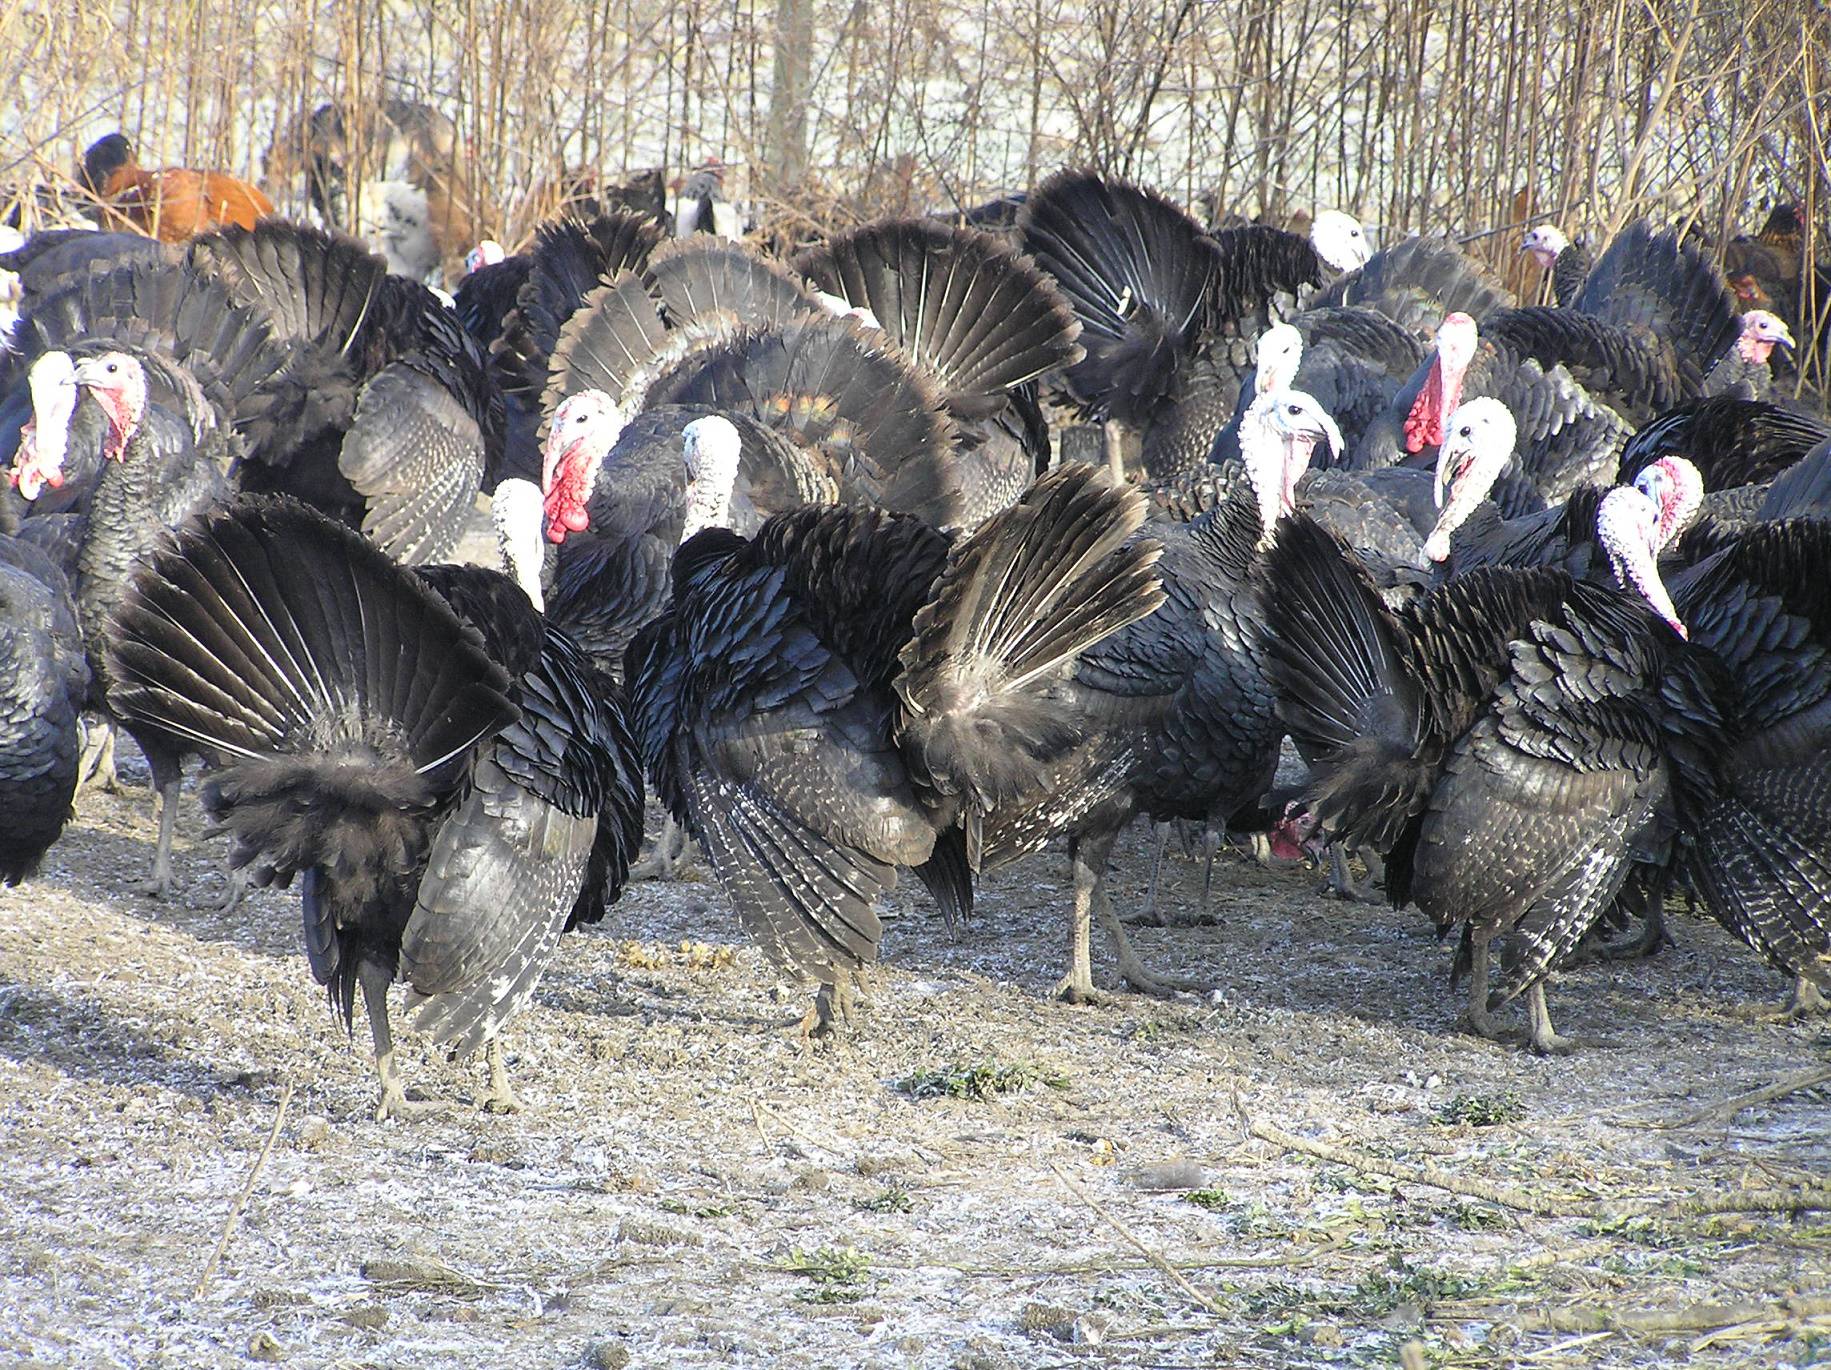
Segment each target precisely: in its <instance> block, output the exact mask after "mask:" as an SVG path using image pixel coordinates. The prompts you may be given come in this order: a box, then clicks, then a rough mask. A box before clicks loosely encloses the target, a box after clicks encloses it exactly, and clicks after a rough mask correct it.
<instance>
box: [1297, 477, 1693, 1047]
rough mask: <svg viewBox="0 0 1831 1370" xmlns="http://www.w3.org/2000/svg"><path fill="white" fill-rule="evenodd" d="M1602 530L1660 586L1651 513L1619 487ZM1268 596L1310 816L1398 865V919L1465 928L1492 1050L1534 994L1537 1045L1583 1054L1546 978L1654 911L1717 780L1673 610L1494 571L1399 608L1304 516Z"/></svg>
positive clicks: (1389, 867) (1558, 576) (1390, 881)
mask: <svg viewBox="0 0 1831 1370" xmlns="http://www.w3.org/2000/svg"><path fill="white" fill-rule="evenodd" d="M1598 517H1599V521H1600V523H1601V525H1602V527H1601V536H1602V541H1603V543H1604V544H1605V546H1606V547H1607V548H1608V551H1609V553H1610V555H1611V557H1613V558H1617V559H1618V564H1619V565H1620V566H1621V567H1622V575H1623V578H1624V579H1625V580H1627V581H1629V582H1630V583H1632V584H1633V585H1634V586H1635V587H1636V588H1645V587H1647V586H1649V585H1650V584H1654V583H1656V582H1657V572H1656V571H1653V570H1652V565H1653V545H1652V536H1653V534H1654V532H1655V530H1656V525H1657V511H1656V510H1655V509H1654V508H1653V506H1652V504H1651V502H1650V501H1648V500H1647V499H1646V498H1645V497H1644V496H1642V495H1641V494H1640V493H1639V492H1637V491H1634V490H1621V491H1617V492H1615V493H1614V494H1612V495H1611V496H1610V497H1609V499H1608V500H1605V501H1604V503H1603V505H1602V508H1601V510H1600V512H1599V515H1598ZM1266 585H1267V596H1268V600H1269V605H1268V618H1269V622H1270V627H1271V633H1272V647H1271V667H1270V669H1271V675H1272V678H1273V680H1274V681H1275V682H1276V684H1277V688H1278V694H1279V709H1280V714H1281V716H1282V718H1283V719H1284V721H1285V723H1286V724H1287V725H1288V726H1289V727H1290V729H1291V733H1292V736H1293V738H1296V739H1300V740H1301V741H1302V742H1303V744H1304V746H1305V749H1306V750H1307V751H1309V752H1311V753H1312V754H1314V755H1315V756H1316V757H1317V758H1318V759H1317V762H1316V764H1315V766H1314V768H1313V770H1312V773H1311V779H1310V782H1309V785H1308V787H1307V793H1306V798H1307V803H1308V806H1309V809H1310V812H1311V813H1312V814H1313V815H1314V816H1315V817H1316V818H1317V819H1319V820H1320V822H1321V824H1322V826H1323V828H1324V830H1325V831H1327V832H1328V833H1329V834H1330V835H1331V836H1333V837H1335V838H1338V839H1341V838H1345V839H1347V840H1350V841H1352V842H1354V843H1356V844H1357V845H1361V846H1364V847H1369V848H1371V849H1373V850H1374V851H1377V852H1379V853H1381V854H1382V855H1383V856H1384V858H1385V862H1386V882H1387V892H1388V894H1389V896H1390V897H1391V899H1392V901H1393V903H1394V904H1395V905H1402V904H1404V903H1405V902H1407V901H1408V900H1414V901H1416V902H1417V904H1418V905H1419V907H1420V908H1422V909H1423V910H1424V911H1425V913H1427V914H1428V915H1429V916H1430V917H1431V918H1432V920H1433V921H1434V922H1435V923H1436V925H1437V926H1438V928H1439V930H1440V931H1443V932H1447V931H1449V930H1451V929H1453V928H1456V927H1461V928H1462V929H1463V930H1464V936H1465V947H1464V950H1465V952H1466V953H1467V962H1468V965H1469V968H1470V971H1471V974H1470V982H1469V1019H1470V1022H1471V1025H1472V1026H1473V1027H1474V1028H1475V1030H1476V1031H1478V1032H1480V1033H1481V1034H1482V1035H1484V1036H1494V1035H1496V1032H1497V1029H1496V1027H1495V1025H1494V1023H1493V1021H1492V1020H1491V1018H1490V1016H1489V1015H1490V1013H1491V1011H1492V1010H1493V1009H1495V1008H1497V1007H1499V1006H1500V1005H1502V1004H1504V1003H1506V1002H1507V1001H1508V1000H1510V999H1512V998H1513V997H1515V996H1516V995H1519V994H1521V993H1525V994H1526V995H1527V996H1528V1003H1529V1010H1530V1012H1529V1021H1530V1028H1529V1033H1528V1040H1529V1042H1530V1044H1531V1046H1532V1047H1533V1049H1534V1050H1536V1051H1540V1052H1551V1051H1558V1050H1562V1049H1565V1048H1566V1047H1567V1045H1568V1044H1567V1043H1566V1042H1565V1041H1564V1039H1562V1038H1560V1037H1558V1036H1557V1034H1556V1033H1555V1032H1554V1031H1553V1029H1552V1026H1551V1019H1550V1015H1549V1012H1548V1011H1547V1009H1546V1006H1545V992H1544V977H1545V975H1546V974H1547V973H1548V972H1549V971H1550V970H1551V969H1552V968H1554V967H1555V966H1556V965H1557V964H1558V963H1559V961H1560V960H1562V959H1563V958H1564V957H1565V956H1566V955H1567V954H1568V953H1569V952H1570V951H1571V949H1572V948H1574V947H1575V946H1576V944H1577V942H1578V940H1579V939H1580V938H1581V937H1582V936H1583V935H1584V934H1585V933H1586V932H1587V931H1588V930H1589V928H1590V927H1591V926H1592V925H1593V924H1594V923H1595V922H1596V921H1597V919H1598V918H1599V917H1600V916H1601V915H1602V913H1603V911H1604V910H1605V909H1606V908H1607V907H1608V906H1609V905H1610V904H1611V903H1613V902H1614V901H1615V900H1616V898H1617V897H1618V896H1620V895H1622V894H1623V891H1624V888H1626V889H1628V890H1629V892H1630V894H1631V895H1638V896H1639V897H1642V898H1644V897H1646V896H1645V890H1646V888H1647V887H1648V886H1649V884H1650V883H1654V882H1652V881H1651V880H1650V873H1651V872H1654V871H1657V870H1660V869H1662V868H1664V867H1665V866H1667V865H1669V864H1670V860H1671V842H1672V838H1673V835H1674V833H1675V832H1676V831H1677V830H1678V829H1679V828H1680V827H1681V826H1682V824H1683V823H1684V822H1685V820H1686V816H1687V813H1688V812H1689V811H1690V809H1689V808H1688V805H1689V804H1690V803H1691V802H1692V801H1691V800H1690V798H1689V796H1691V795H1693V794H1695V793H1697V792H1699V791H1702V790H1704V789H1706V788H1707V786H1708V783H1709V782H1708V777H1707V775H1704V774H1701V773H1700V772H1699V766H1700V764H1701V763H1700V761H1699V760H1698V758H1699V757H1701V756H1702V755H1703V753H1704V749H1706V748H1707V747H1708V745H1709V744H1708V738H1709V737H1710V736H1711V735H1712V734H1713V733H1714V729H1715V728H1716V727H1717V726H1718V719H1717V716H1716V713H1715V705H1714V702H1713V699H1714V697H1713V695H1712V693H1711V690H1710V688H1709V683H1708V681H1707V680H1705V679H1703V678H1702V670H1701V668H1700V667H1699V666H1698V664H1697V654H1695V653H1691V652H1689V650H1688V649H1687V648H1686V647H1685V644H1684V643H1683V642H1682V641H1681V639H1680V636H1679V635H1678V633H1677V632H1675V631H1674V630H1673V628H1675V627H1676V626H1677V621H1676V616H1675V615H1674V614H1673V613H1672V611H1671V606H1670V604H1669V602H1663V601H1661V600H1660V599H1657V598H1653V597H1651V596H1650V599H1651V610H1652V611H1651V612H1650V611H1649V600H1643V599H1642V598H1641V597H1640V596H1639V595H1637V594H1632V593H1628V592H1625V591H1623V590H1620V589H1616V588H1613V587H1604V586H1597V585H1592V584H1589V583H1586V582H1583V581H1579V580H1574V579H1573V578H1571V577H1570V576H1569V575H1566V574H1563V573H1560V572H1555V571H1544V570H1530V571H1516V570H1493V569H1489V570H1481V571H1475V572H1470V573H1469V574H1466V575H1463V576H1459V577H1457V578H1456V579H1454V580H1452V581H1450V582H1448V583H1447V584H1445V585H1444V586H1442V587H1441V588H1439V589H1437V590H1436V591H1434V592H1433V593H1431V594H1430V595H1428V596H1427V597H1425V598H1423V599H1422V600H1420V601H1417V602H1415V603H1413V604H1409V605H1407V606H1405V607H1403V608H1401V609H1399V610H1397V611H1394V610H1392V609H1390V608H1388V607H1387V606H1386V605H1385V604H1384V603H1383V602H1382V601H1381V599H1380V596H1379V595H1378V593H1377V592H1376V591H1375V590H1374V587H1373V586H1372V584H1371V583H1370V582H1369V581H1368V579H1367V577H1366V575H1365V574H1364V572H1362V571H1361V570H1360V568H1359V567H1358V566H1357V565H1356V563H1355V560H1354V558H1353V555H1352V553H1351V552H1350V551H1349V550H1348V549H1347V548H1345V547H1344V546H1342V545H1341V544H1340V543H1339V542H1338V541H1336V540H1335V539H1333V538H1331V537H1330V536H1329V535H1328V534H1327V533H1326V532H1324V531H1323V530H1322V529H1321V528H1319V527H1317V526H1316V525H1315V524H1314V523H1312V522H1310V521H1308V520H1305V519H1298V520H1295V521H1293V522H1292V523H1291V524H1290V525H1289V526H1288V527H1287V528H1286V529H1285V530H1284V531H1283V532H1282V533H1281V534H1280V536H1279V539H1278V542H1277V544H1276V546H1275V547H1274V548H1273V550H1272V552H1271V554H1270V557H1269V559H1268V567H1267V577H1266ZM1655 614H1657V615H1658V617H1660V618H1664V619H1666V620H1667V622H1668V623H1670V624H1672V625H1673V627H1667V626H1666V625H1664V624H1661V623H1659V622H1658V621H1656V619H1655ZM1502 934H1509V935H1510V946H1509V948H1508V950H1509V951H1510V953H1511V954H1510V955H1509V957H1508V958H1507V960H1506V962H1505V964H1504V970H1503V973H1502V975H1501V978H1500V981H1499V983H1498V985H1493V984H1491V983H1490V976H1489V945H1490V943H1491V941H1492V940H1493V939H1494V938H1495V937H1497V936H1500V935H1502ZM1460 959H1461V958H1459V962H1460Z"/></svg>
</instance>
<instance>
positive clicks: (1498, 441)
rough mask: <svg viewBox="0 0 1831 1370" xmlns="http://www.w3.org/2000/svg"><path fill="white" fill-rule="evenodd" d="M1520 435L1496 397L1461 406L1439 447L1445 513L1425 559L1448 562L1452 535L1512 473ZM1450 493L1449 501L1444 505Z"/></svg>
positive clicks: (1439, 491)
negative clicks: (1509, 469)
mask: <svg viewBox="0 0 1831 1370" xmlns="http://www.w3.org/2000/svg"><path fill="white" fill-rule="evenodd" d="M1517 436H1518V429H1517V426H1516V425H1515V424H1514V422H1513V414H1512V412H1511V411H1510V410H1509V409H1508V408H1507V406H1506V405H1504V404H1502V403H1501V402H1500V401H1499V400H1496V399H1486V398H1483V399H1474V400H1469V401H1467V402H1466V403H1464V404H1461V405H1458V406H1457V408H1456V412H1455V413H1454V414H1453V415H1451V416H1450V422H1449V431H1448V432H1447V433H1446V434H1445V435H1444V438H1443V444H1442V446H1440V447H1439V448H1438V449H1437V480H1436V488H1435V492H1434V493H1435V497H1436V501H1437V507H1438V508H1439V509H1441V510H1442V511H1443V512H1442V513H1441V514H1439V515H1438V516H1437V526H1436V527H1434V528H1432V529H1431V530H1430V537H1429V538H1427V539H1426V540H1425V543H1424V555H1425V556H1427V557H1429V558H1430V559H1431V560H1432V561H1443V560H1445V559H1446V558H1447V557H1448V556H1449V554H1450V534H1451V533H1453V532H1455V531H1456V530H1457V529H1458V528H1460V527H1461V526H1462V525H1463V524H1464V523H1465V522H1467V520H1468V517H1469V515H1470V514H1472V513H1474V512H1475V509H1476V506H1478V505H1479V504H1480V503H1481V502H1482V501H1483V500H1484V499H1486V498H1487V497H1488V492H1489V491H1490V490H1492V489H1493V488H1494V482H1495V481H1497V480H1499V479H1500V473H1501V472H1502V471H1504V470H1506V469H1507V462H1508V461H1509V460H1511V459H1512V456H1513V443H1514V440H1515V438H1516V437H1517ZM1446 491H1447V492H1448V496H1449V499H1448V503H1445V501H1444V495H1445V492H1446Z"/></svg>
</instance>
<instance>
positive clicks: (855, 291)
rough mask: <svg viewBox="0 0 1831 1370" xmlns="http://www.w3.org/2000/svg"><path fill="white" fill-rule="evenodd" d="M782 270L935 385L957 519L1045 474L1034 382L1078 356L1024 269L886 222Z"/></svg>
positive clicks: (1062, 316)
mask: <svg viewBox="0 0 1831 1370" xmlns="http://www.w3.org/2000/svg"><path fill="white" fill-rule="evenodd" d="M794 267H795V270H796V271H798V272H800V273H801V274H802V275H803V276H806V277H807V278H808V279H809V280H810V281H812V282H813V283H814V284H815V286H816V287H817V288H819V289H821V290H823V291H826V292H830V293H831V294H833V295H835V296H836V297H837V298H838V300H839V302H840V303H841V304H843V305H846V306H849V307H853V308H857V307H861V306H862V307H863V308H865V309H868V310H869V311H870V317H871V321H872V322H873V323H874V324H875V325H876V326H877V327H879V328H881V329H882V330H883V331H884V332H885V333H886V334H887V335H888V336H889V338H890V340H891V341H892V342H894V343H895V344H896V345H897V346H898V347H900V348H901V349H902V350H903V351H904V352H905V353H906V354H907V355H908V356H909V357H910V359H911V360H912V361H913V362H914V363H915V364H916V365H917V366H918V367H920V368H922V369H923V370H924V371H925V372H927V374H928V375H929V376H930V377H931V378H932V379H933V380H934V381H935V383H936V385H937V386H938V387H939V389H940V390H941V392H942V402H943V403H944V404H945V406H946V408H947V411H948V413H949V414H951V415H952V416H953V418H954V421H955V423H956V424H957V425H958V431H959V435H960V436H959V443H960V446H961V449H962V450H961V452H960V457H959V461H958V463H957V467H958V469H959V471H960V479H961V480H962V482H963V484H964V489H963V491H962V494H961V503H962V515H963V521H964V522H966V523H967V524H973V523H977V522H979V521H980V520H981V519H983V518H986V517H987V516H989V515H990V514H992V513H993V512H995V511H996V510H998V509H1002V508H1004V507H1005V506H1006V505H1007V504H1009V503H1011V501H1012V500H1014V499H1016V498H1017V496H1018V495H1019V494H1020V493H1022V491H1023V490H1025V489H1026V488H1027V487H1028V486H1029V484H1030V482H1031V481H1032V480H1033V479H1034V478H1035V476H1036V475H1037V474H1038V473H1040V472H1042V471H1044V470H1047V469H1048V466H1049V458H1050V449H1049V427H1048V424H1047V423H1046V421H1045V420H1044V418H1043V413H1042V409H1041V407H1040V405H1039V403H1038V400H1037V393H1036V382H1037V380H1038V379H1039V378H1040V377H1041V376H1043V375H1044V374H1046V373H1048V372H1051V371H1055V370H1058V369H1061V368H1064V367H1068V366H1071V365H1073V364H1074V363H1075V362H1077V361H1079V360H1080V356H1081V348H1080V346H1079V344H1078V343H1077V342H1076V341H1075V339H1076V338H1077V337H1078V336H1079V335H1080V332H1081V325H1080V322H1079V320H1077V319H1076V318H1075V316H1074V312H1073V311H1072V310H1071V309H1070V308H1069V307H1068V302H1067V300H1065V299H1064V298H1063V297H1062V295H1061V292H1060V291H1058V290H1057V289H1056V288H1055V285H1054V283H1053V282H1052V281H1051V280H1050V279H1049V278H1048V277H1046V276H1044V275H1043V274H1042V273H1041V272H1040V271H1039V270H1037V268H1036V266H1035V264H1034V263H1032V262H1030V261H1029V260H1027V259H1025V258H1023V257H1020V256H1018V254H1017V253H1016V252H1014V251H1013V250H1012V249H1011V248H1009V247H1007V246H1005V244H1004V243H1002V242H1000V241H999V240H998V239H996V238H993V237H990V236H989V235H987V234H984V233H980V232H978V231H976V230H973V229H968V228H947V227H944V226H942V225H940V224H938V223H935V222H934V221H932V220H924V219H905V220H894V219H893V220H888V221H883V222H879V223H875V224H867V225H865V226H864V227H862V228H856V229H852V230H849V231H847V232H845V233H841V234H838V235H836V236H835V237H833V238H831V239H829V240H828V241H827V242H826V243H825V244H824V245H822V246H821V247H819V248H817V249H814V250H813V251H810V252H805V253H803V254H801V256H799V257H797V258H796V259H795V263H794Z"/></svg>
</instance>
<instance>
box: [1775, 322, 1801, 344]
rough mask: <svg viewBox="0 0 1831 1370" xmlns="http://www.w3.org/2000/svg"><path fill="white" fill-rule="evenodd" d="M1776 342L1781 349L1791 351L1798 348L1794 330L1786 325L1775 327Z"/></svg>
mask: <svg viewBox="0 0 1831 1370" xmlns="http://www.w3.org/2000/svg"><path fill="white" fill-rule="evenodd" d="M1774 341H1775V342H1776V343H1778V344H1779V345H1780V346H1781V347H1785V348H1789V349H1790V348H1792V347H1794V346H1796V344H1795V343H1794V342H1793V330H1792V329H1790V328H1788V327H1787V326H1786V325H1785V324H1784V323H1779V324H1775V325H1774Z"/></svg>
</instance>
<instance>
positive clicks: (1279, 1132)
mask: <svg viewBox="0 0 1831 1370" xmlns="http://www.w3.org/2000/svg"><path fill="white" fill-rule="evenodd" d="M1233 1102H1234V1107H1235V1108H1237V1109H1238V1110H1239V1111H1240V1116H1241V1117H1242V1118H1244V1119H1245V1120H1246V1130H1247V1131H1248V1132H1250V1133H1251V1134H1252V1135H1253V1136H1255V1137H1257V1138H1258V1139H1259V1140H1260V1141H1262V1142H1270V1143H1271V1144H1272V1145H1273V1146H1281V1147H1283V1148H1284V1149H1285V1150H1286V1151H1296V1152H1301V1153H1302V1154H1303V1155H1305V1156H1314V1157H1316V1158H1317V1159H1318V1160H1322V1161H1333V1162H1335V1164H1337V1165H1345V1166H1347V1167H1349V1168H1350V1169H1352V1170H1360V1171H1365V1172H1368V1173H1371V1174H1374V1175H1385V1176H1388V1177H1389V1178H1391V1179H1395V1180H1404V1181H1407V1182H1408V1183H1411V1184H1422V1185H1429V1186H1430V1187H1431V1188H1432V1189H1442V1190H1445V1191H1447V1192H1449V1193H1451V1194H1461V1195H1463V1196H1464V1197H1466V1198H1470V1199H1485V1200H1487V1202H1489V1203H1492V1204H1499V1205H1500V1206H1501V1207H1502V1208H1512V1209H1516V1210H1518V1211H1519V1212H1522V1213H1536V1214H1538V1215H1539V1216H1540V1217H1543V1218H1588V1217H1593V1216H1595V1214H1596V1212H1597V1206H1596V1205H1595V1204H1594V1203H1592V1202H1590V1201H1589V1200H1587V1199H1560V1198H1556V1197H1553V1196H1550V1195H1543V1194H1528V1193H1526V1192H1525V1191H1523V1190H1518V1189H1511V1188H1508V1187H1507V1186H1505V1185H1497V1184H1490V1183H1488V1182H1487V1181H1485V1180H1470V1179H1464V1178H1463V1177H1462V1176H1460V1175H1452V1174H1450V1172H1449V1171H1447V1170H1439V1169H1438V1168H1437V1167H1436V1166H1434V1165H1408V1164H1405V1163H1404V1162H1401V1161H1388V1160H1385V1159H1383V1158H1381V1157H1379V1156H1370V1155H1368V1154H1367V1153H1366V1152H1364V1151H1355V1150H1353V1149H1352V1148H1350V1147H1345V1146H1336V1145H1335V1144H1334V1143H1332V1142H1319V1141H1314V1140H1312V1139H1311V1138H1309V1137H1299V1136H1297V1135H1296V1134H1295V1133H1292V1132H1286V1131H1284V1130H1283V1129H1282V1128H1278V1127H1273V1126H1272V1125H1271V1124H1270V1123H1267V1122H1264V1121H1262V1120H1260V1119H1258V1118H1255V1117H1253V1116H1252V1114H1250V1113H1248V1112H1247V1111H1246V1105H1245V1103H1243V1102H1242V1101H1241V1099H1240V1097H1239V1095H1237V1094H1236V1095H1235V1096H1234V1100H1233Z"/></svg>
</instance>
